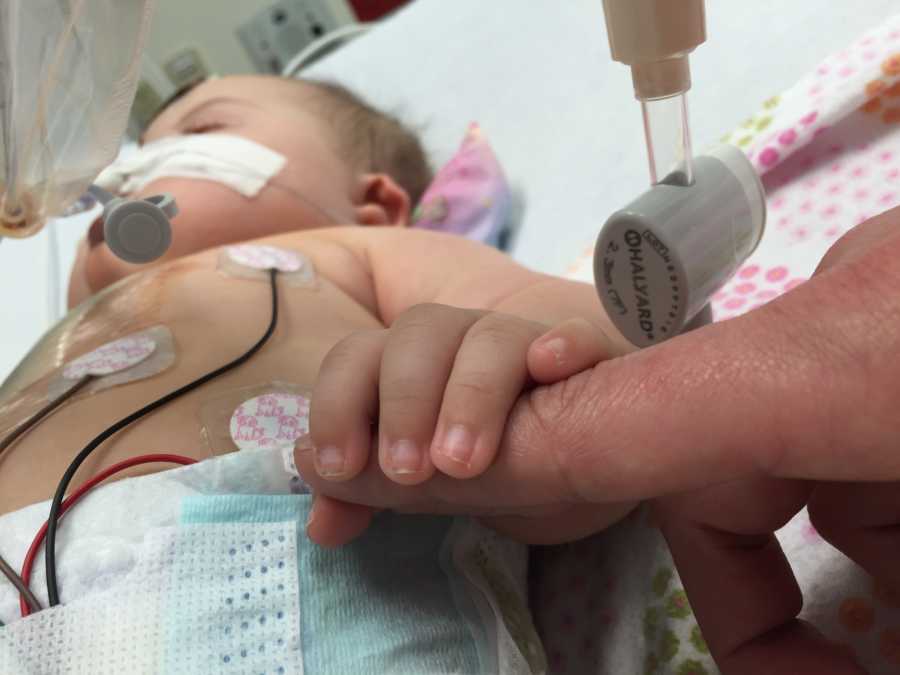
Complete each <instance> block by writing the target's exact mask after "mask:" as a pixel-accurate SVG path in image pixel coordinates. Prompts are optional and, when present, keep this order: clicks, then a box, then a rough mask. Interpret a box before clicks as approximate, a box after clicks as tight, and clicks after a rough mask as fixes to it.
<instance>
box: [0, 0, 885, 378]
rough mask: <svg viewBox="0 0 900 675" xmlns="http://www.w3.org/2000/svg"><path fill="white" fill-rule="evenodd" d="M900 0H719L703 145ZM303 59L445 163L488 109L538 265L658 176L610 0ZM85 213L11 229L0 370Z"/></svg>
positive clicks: (580, 240)
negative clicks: (32, 232)
mask: <svg viewBox="0 0 900 675" xmlns="http://www.w3.org/2000/svg"><path fill="white" fill-rule="evenodd" d="M892 9H894V10H895V2H894V0H867V1H866V2H865V3H859V2H853V1H851V0H837V1H836V2H831V3H828V5H827V8H826V6H825V5H823V4H822V3H820V2H815V1H814V0H794V1H793V2H790V3H783V2H777V1H776V0H759V1H758V2H754V3H744V2H738V1H737V0H713V1H712V2H709V3H708V7H707V11H708V35H709V38H708V40H707V42H706V43H705V44H703V45H702V46H701V47H700V48H699V49H698V50H697V51H696V52H695V54H694V55H693V58H692V71H693V80H694V86H693V89H692V90H691V92H690V96H689V103H690V108H691V120H692V131H693V136H694V144H695V147H698V148H703V147H704V146H707V145H709V144H711V143H713V142H715V141H716V140H717V139H718V138H719V137H720V136H722V135H723V134H724V133H726V132H727V131H729V130H730V129H732V128H733V127H734V126H736V125H737V124H738V123H740V121H741V120H742V119H744V118H745V117H747V115H748V114H749V113H751V112H752V111H753V110H755V109H756V107H757V106H758V104H759V103H760V102H761V101H762V100H764V99H765V98H767V97H769V96H771V95H772V94H774V93H777V92H779V91H781V90H783V89H785V88H786V87H787V86H789V85H790V84H792V83H793V82H795V81H796V80H797V79H798V78H799V77H800V76H801V75H802V74H803V73H805V72H806V71H807V70H808V69H810V68H811V67H812V66H813V65H815V64H816V63H817V62H818V60H820V59H821V58H822V57H823V56H825V55H826V54H828V53H830V52H832V51H835V50H837V49H839V48H841V47H842V46H844V45H845V44H847V43H848V42H849V41H851V40H852V39H853V38H854V37H856V36H857V35H859V34H860V33H861V32H863V31H865V30H866V29H868V28H870V27H871V26H873V25H875V24H876V23H878V21H879V20H880V19H882V18H884V17H886V16H888V15H890V14H891V13H892ZM304 74H306V75H309V76H315V77H324V78H333V79H335V80H339V81H341V82H342V83H344V84H346V85H348V86H350V87H352V88H353V89H355V90H357V91H359V92H360V93H361V94H363V95H364V96H366V97H367V98H369V99H370V100H371V101H372V102H373V103H374V104H376V105H378V106H384V107H387V108H389V109H391V110H393V111H396V112H398V113H399V114H400V115H401V116H402V117H403V118H404V119H406V120H408V121H410V122H412V123H414V124H416V125H418V126H419V127H420V128H421V129H422V132H423V136H424V139H425V143H426V146H427V148H428V149H429V151H430V152H431V154H432V158H433V162H434V164H435V165H438V164H440V162H441V161H442V160H444V159H447V158H448V157H449V156H450V155H451V154H452V152H453V151H454V150H455V148H456V147H457V145H458V143H459V141H460V139H461V138H462V135H463V133H464V131H465V129H466V126H467V124H468V123H469V122H470V121H477V122H479V123H480V125H481V126H482V128H483V130H484V131H485V133H486V134H487V136H488V138H489V140H490V142H491V143H492V144H493V146H494V149H495V151H496V153H497V155H498V156H499V158H500V160H501V162H502V163H503V165H504V167H505V169H506V171H507V174H508V177H509V179H510V181H511V183H512V185H513V187H514V189H515V192H516V194H517V195H519V205H520V209H521V223H520V227H519V230H518V233H517V235H516V237H515V239H514V242H513V247H512V254H513V256H514V257H515V258H517V259H518V260H520V261H521V262H523V263H525V264H526V265H529V266H531V267H534V268H536V269H539V270H542V271H546V272H551V273H562V272H564V271H565V269H566V267H567V265H568V264H569V263H570V262H571V261H572V260H573V259H574V258H575V257H576V256H577V255H578V254H579V253H580V252H582V251H583V250H584V249H585V248H586V247H587V246H589V245H590V244H591V243H592V240H593V239H594V238H595V236H596V234H597V231H598V230H599V228H600V226H601V224H602V223H603V221H604V220H605V219H606V217H607V216H608V215H609V214H610V213H611V212H612V211H614V210H616V209H617V208H619V207H621V206H622V205H623V204H624V203H625V202H627V201H628V200H629V199H630V198H631V197H633V196H634V195H636V194H638V193H639V192H640V191H642V190H643V189H644V188H645V186H646V184H647V167H646V158H645V153H644V148H643V142H642V131H641V121H640V115H639V113H638V109H637V104H636V103H635V102H634V101H633V100H632V99H631V83H630V78H629V73H628V69H627V68H625V67H623V66H621V65H620V64H617V63H614V62H613V61H612V60H611V59H610V57H609V48H608V45H607V41H606V36H605V27H604V22H603V15H602V6H601V2H600V0H565V2H552V1H551V0H535V1H532V2H520V1H519V0H492V1H491V2H489V3H485V2H482V1H481V0H455V1H454V2H446V0H417V2H414V3H412V4H410V5H409V6H408V7H407V8H406V9H404V10H402V11H400V12H399V13H397V14H396V15H394V16H393V17H391V18H390V19H388V20H386V21H384V22H383V23H382V24H381V25H379V26H377V27H376V28H375V29H374V30H372V31H369V32H368V33H367V34H365V35H363V36H362V37H360V38H358V39H356V40H355V41H353V42H352V43H350V44H348V45H347V46H345V47H343V48H342V49H340V50H339V51H337V52H335V53H333V54H332V55H330V56H329V57H328V58H326V59H325V60H323V61H321V62H319V63H317V64H316V65H314V66H313V67H312V68H310V69H309V70H307V71H305V73H304ZM88 220H89V218H88V217H87V216H80V217H74V218H69V219H65V220H60V221H57V222H56V223H55V225H54V226H53V227H51V228H47V229H46V230H45V231H43V232H42V233H41V234H39V235H38V236H35V237H33V238H31V239H26V240H22V241H4V242H3V243H2V244H0V278H2V281H3V283H4V284H5V285H6V287H7V289H10V288H12V287H13V286H14V287H15V292H8V293H6V294H5V296H4V298H5V302H6V306H5V312H4V320H3V333H2V338H0V377H5V376H6V375H7V374H8V373H9V372H10V370H11V369H12V367H13V366H14V365H15V363H16V362H17V361H18V360H19V359H20V358H21V357H22V356H23V355H24V354H25V353H26V351H27V350H28V348H29V347H30V346H31V345H32V344H33V343H34V342H35V340H36V339H37V338H38V336H39V335H40V334H41V333H42V332H43V331H44V330H45V329H46V328H47V327H48V326H49V325H50V324H51V323H52V322H53V321H54V320H55V319H56V318H58V316H59V315H60V313H61V312H62V311H63V307H64V302H65V288H66V284H67V274H68V270H69V269H70V267H71V265H72V261H73V259H74V253H75V246H76V243H77V241H78V240H79V239H80V238H81V236H82V235H83V233H84V230H85V229H86V227H87V225H88ZM47 270H51V273H50V274H48V273H47Z"/></svg>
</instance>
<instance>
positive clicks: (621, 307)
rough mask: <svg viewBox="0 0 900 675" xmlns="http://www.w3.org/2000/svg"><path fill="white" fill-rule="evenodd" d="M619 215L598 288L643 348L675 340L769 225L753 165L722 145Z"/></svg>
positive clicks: (605, 243)
mask: <svg viewBox="0 0 900 675" xmlns="http://www.w3.org/2000/svg"><path fill="white" fill-rule="evenodd" d="M693 169H694V181H693V183H691V184H690V185H684V184H683V182H679V175H678V174H673V175H672V176H671V177H670V178H667V179H665V180H663V181H662V182H660V183H657V184H656V185H654V186H653V187H651V188H650V189H649V190H648V191H647V192H645V193H644V194H642V195H641V196H640V197H638V198H637V199H635V200H634V201H633V202H631V203H630V204H628V205H627V206H626V207H625V208H624V209H622V210H621V211H617V212H616V213H614V214H613V215H612V216H610V218H609V220H607V221H606V224H605V225H604V226H603V229H602V230H601V232H600V236H599V238H598V239H597V246H596V248H595V249H594V281H595V283H596V286H597V291H598V292H599V294H600V299H601V301H602V302H603V306H604V308H605V309H606V312H607V314H608V315H609V317H610V319H611V320H612V322H613V323H614V324H615V325H616V327H617V328H618V329H619V330H620V331H621V333H622V334H623V335H624V336H625V338H626V339H627V340H629V341H630V342H631V343H632V344H634V345H635V346H637V347H648V346H650V345H653V344H656V343H658V342H662V341H663V340H666V339H668V338H670V337H674V336H675V335H678V334H679V333H681V332H683V331H684V330H685V328H687V327H688V325H689V324H690V323H691V322H692V320H693V319H694V318H695V317H697V316H698V315H699V314H700V312H701V310H703V309H704V307H706V305H707V303H708V302H709V300H710V298H711V297H712V295H713V294H714V293H715V292H716V291H718V290H719V288H721V287H722V285H723V284H725V283H726V282H727V281H728V279H729V278H731V276H732V275H733V274H734V273H735V272H736V271H737V269H738V267H740V265H741V264H742V263H743V262H744V261H745V260H746V259H747V258H748V257H749V256H750V254H752V253H753V251H754V250H755V249H756V247H757V245H758V244H759V241H760V239H761V238H762V234H763V230H764V228H765V219H766V202H765V193H764V191H763V187H762V183H761V182H760V180H759V176H757V174H756V171H755V170H754V169H753V165H752V164H751V163H750V160H748V159H747V157H746V156H745V155H744V153H743V152H741V151H740V150H739V149H737V148H735V147H733V146H730V145H722V146H719V147H717V148H715V149H713V150H711V151H710V152H708V153H707V154H705V155H701V156H699V157H696V158H695V159H694V161H693Z"/></svg>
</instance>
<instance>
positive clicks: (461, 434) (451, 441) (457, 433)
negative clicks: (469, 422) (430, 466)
mask: <svg viewBox="0 0 900 675" xmlns="http://www.w3.org/2000/svg"><path fill="white" fill-rule="evenodd" d="M474 445H475V442H474V437H473V436H472V434H471V433H470V432H469V430H468V428H467V427H465V426H464V425H462V424H454V425H452V426H451V427H450V428H449V429H447V433H446V434H444V442H443V443H442V444H441V453H442V454H444V455H445V456H447V457H449V458H450V459H452V460H453V461H454V462H459V463H460V464H466V465H468V464H469V461H470V460H471V459H472V451H473V450H474V447H473V446H474Z"/></svg>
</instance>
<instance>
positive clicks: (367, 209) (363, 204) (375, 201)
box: [353, 173, 411, 227]
mask: <svg viewBox="0 0 900 675" xmlns="http://www.w3.org/2000/svg"><path fill="white" fill-rule="evenodd" d="M353 208H354V216H355V218H356V222H357V223H359V224H360V225H398V226H400V227H405V226H406V225H408V224H409V212H410V208H411V200H410V198H409V195H408V194H407V193H406V190H404V189H403V188H402V187H400V185H399V184H397V182H396V181H395V180H394V179H393V178H391V177H390V176H388V175H387V174H386V173H367V174H363V175H362V176H360V177H359V179H358V182H357V185H356V189H355V191H354V194H353Z"/></svg>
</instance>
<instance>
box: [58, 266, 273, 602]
mask: <svg viewBox="0 0 900 675" xmlns="http://www.w3.org/2000/svg"><path fill="white" fill-rule="evenodd" d="M277 273H278V270H276V269H270V270H269V283H270V285H271V287H272V318H271V319H270V321H269V327H268V328H266V332H265V333H263V336H262V337H261V338H260V339H259V340H258V341H257V342H256V344H255V345H253V346H252V347H250V349H248V350H247V351H246V352H245V353H244V354H242V355H241V356H239V357H237V358H236V359H235V360H234V361H231V362H230V363H226V364H225V365H224V366H221V367H220V368H216V369H215V370H213V371H212V372H209V373H207V374H206V375H203V376H202V377H199V378H197V379H196V380H194V381H193V382H189V383H188V384H186V385H184V386H183V387H181V388H180V389H176V390H175V391H173V392H170V393H168V394H166V395H165V396H163V397H162V398H158V399H156V400H155V401H153V402H152V403H148V404H147V405H145V406H144V407H143V408H141V409H140V410H136V411H135V412H133V413H131V414H130V415H128V416H127V417H124V418H122V419H121V420H119V421H118V422H116V423H115V424H113V425H112V426H111V427H109V428H107V429H106V430H105V431H103V432H102V433H101V434H100V435H98V436H97V437H96V438H94V440H92V441H91V442H90V443H88V444H87V445H86V446H85V447H84V449H83V450H82V451H81V452H79V453H78V455H76V457H75V459H73V460H72V463H71V464H69V468H67V469H66V472H65V473H64V474H63V477H62V480H60V482H59V486H58V487H57V488H56V493H55V494H54V495H53V502H52V503H51V504H50V515H49V516H48V518H47V543H46V551H45V556H44V566H45V574H46V576H47V597H48V599H49V605H50V606H51V607H54V606H56V605H58V604H59V589H58V588H57V585H56V529H57V526H58V524H59V510H60V507H61V506H62V502H63V497H64V496H65V494H66V490H67V489H68V488H69V483H71V482H72V478H73V477H74V476H75V472H76V471H78V467H80V466H81V464H82V463H83V462H84V460H86V459H87V458H88V456H89V455H90V454H91V453H92V452H93V451H94V450H96V449H97V448H98V447H99V446H100V444H101V443H103V442H104V441H105V440H106V439H108V438H109V437H110V436H112V435H113V434H115V433H117V432H119V431H121V430H122V429H124V428H125V427H127V426H128V425H129V424H132V423H133V422H136V421H137V420H139V419H140V418H141V417H144V416H145V415H147V414H149V413H151V412H153V411H154V410H156V409H157V408H161V407H162V406H164V405H166V404H167V403H169V402H171V401H174V400H175V399H176V398H178V397H179V396H183V395H184V394H187V393H188V392H190V391H193V390H194V389H196V388H197V387H199V386H201V385H204V384H206V383H207V382H209V381H210V380H212V379H215V378H217V377H219V375H222V374H224V373H227V372H228V371H229V370H233V369H234V368H237V367H238V366H240V365H242V364H244V363H246V362H247V361H248V360H249V359H250V358H251V357H252V356H253V355H254V354H256V352H258V351H259V350H260V349H261V348H262V346H263V345H264V344H265V343H266V342H267V341H268V340H269V338H270V337H272V333H274V332H275V326H276V325H277V323H278V285H277V284H276V283H275V276H276V274H277Z"/></svg>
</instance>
